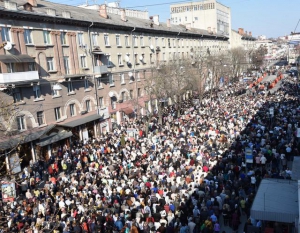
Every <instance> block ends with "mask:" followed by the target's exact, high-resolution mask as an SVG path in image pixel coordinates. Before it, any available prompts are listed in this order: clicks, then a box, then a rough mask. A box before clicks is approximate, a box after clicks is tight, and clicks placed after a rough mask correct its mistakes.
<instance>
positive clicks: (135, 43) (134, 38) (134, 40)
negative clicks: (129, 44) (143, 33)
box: [133, 36, 138, 47]
mask: <svg viewBox="0 0 300 233" xmlns="http://www.w3.org/2000/svg"><path fill="white" fill-rule="evenodd" d="M133 45H134V47H137V46H138V39H137V36H134V37H133Z"/></svg>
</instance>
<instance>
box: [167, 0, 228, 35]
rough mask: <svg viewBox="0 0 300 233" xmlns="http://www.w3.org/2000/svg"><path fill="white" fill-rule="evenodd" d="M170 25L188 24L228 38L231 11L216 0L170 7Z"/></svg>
mask: <svg viewBox="0 0 300 233" xmlns="http://www.w3.org/2000/svg"><path fill="white" fill-rule="evenodd" d="M170 13H171V23H172V24H184V25H185V24H190V25H191V27H192V28H199V29H204V30H208V31H209V32H210V31H212V32H214V33H215V34H223V35H224V36H230V32H231V10H230V8H229V7H227V6H224V5H223V4H221V3H219V2H217V1H216V0H204V1H199V2H186V3H179V4H172V5H170Z"/></svg>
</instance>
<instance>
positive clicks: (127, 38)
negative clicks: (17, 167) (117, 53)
mask: <svg viewBox="0 0 300 233" xmlns="http://www.w3.org/2000/svg"><path fill="white" fill-rule="evenodd" d="M125 46H126V47H129V36H125Z"/></svg>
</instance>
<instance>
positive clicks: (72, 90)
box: [68, 81, 74, 93]
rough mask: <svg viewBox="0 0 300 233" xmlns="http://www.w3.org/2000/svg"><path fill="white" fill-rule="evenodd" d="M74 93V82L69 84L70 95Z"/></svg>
mask: <svg viewBox="0 0 300 233" xmlns="http://www.w3.org/2000/svg"><path fill="white" fill-rule="evenodd" d="M72 92H74V88H73V83H72V81H69V82H68V93H72Z"/></svg>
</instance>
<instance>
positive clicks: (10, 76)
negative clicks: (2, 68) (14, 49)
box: [0, 71, 39, 84]
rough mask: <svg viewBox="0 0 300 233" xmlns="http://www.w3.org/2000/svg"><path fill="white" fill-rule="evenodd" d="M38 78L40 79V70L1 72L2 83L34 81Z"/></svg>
mask: <svg viewBox="0 0 300 233" xmlns="http://www.w3.org/2000/svg"><path fill="white" fill-rule="evenodd" d="M36 79H39V74H38V71H25V72H16V73H2V74H0V83H2V84H6V83H15V82H24V81H33V80H36Z"/></svg>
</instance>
